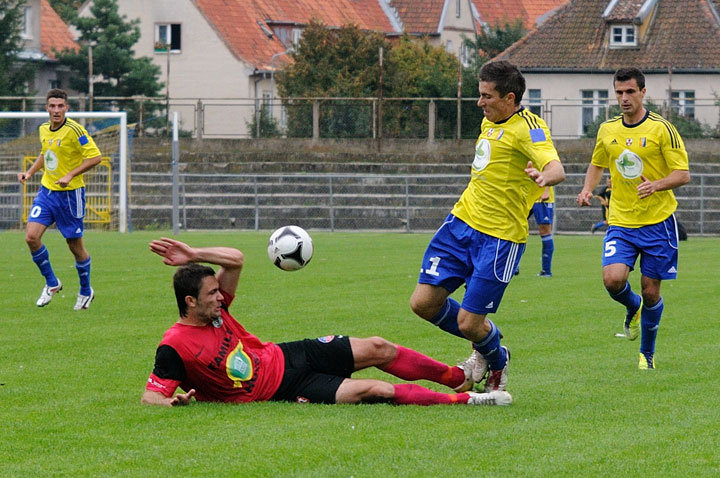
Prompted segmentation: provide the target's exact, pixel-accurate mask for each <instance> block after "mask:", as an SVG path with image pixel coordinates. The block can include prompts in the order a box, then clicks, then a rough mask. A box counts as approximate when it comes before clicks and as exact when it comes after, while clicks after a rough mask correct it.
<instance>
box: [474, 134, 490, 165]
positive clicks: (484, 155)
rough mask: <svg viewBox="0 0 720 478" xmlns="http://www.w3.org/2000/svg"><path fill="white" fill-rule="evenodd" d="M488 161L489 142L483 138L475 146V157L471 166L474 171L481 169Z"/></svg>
mask: <svg viewBox="0 0 720 478" xmlns="http://www.w3.org/2000/svg"><path fill="white" fill-rule="evenodd" d="M489 163H490V142H489V141H488V140H487V139H485V138H483V139H481V140H480V141H478V144H477V145H476V146H475V159H474V160H473V163H472V168H473V169H474V170H475V171H482V170H483V169H485V168H486V167H487V165H488V164H489Z"/></svg>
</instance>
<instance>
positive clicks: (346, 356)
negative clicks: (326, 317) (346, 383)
mask: <svg viewBox="0 0 720 478" xmlns="http://www.w3.org/2000/svg"><path fill="white" fill-rule="evenodd" d="M278 346H279V347H280V349H281V350H282V352H283V355H284V356H285V373H284V374H283V378H282V381H281V382H280V387H279V388H278V390H277V392H275V394H274V395H273V396H272V398H271V399H270V400H275V401H286V402H298V403H335V394H336V393H337V390H338V388H340V384H341V383H342V382H343V380H345V379H346V378H350V375H352V373H353V372H354V371H355V360H354V359H353V354H352V348H351V347H350V337H345V336H343V335H327V336H325V337H320V338H317V339H305V340H298V341H296V342H285V343H281V344H278Z"/></svg>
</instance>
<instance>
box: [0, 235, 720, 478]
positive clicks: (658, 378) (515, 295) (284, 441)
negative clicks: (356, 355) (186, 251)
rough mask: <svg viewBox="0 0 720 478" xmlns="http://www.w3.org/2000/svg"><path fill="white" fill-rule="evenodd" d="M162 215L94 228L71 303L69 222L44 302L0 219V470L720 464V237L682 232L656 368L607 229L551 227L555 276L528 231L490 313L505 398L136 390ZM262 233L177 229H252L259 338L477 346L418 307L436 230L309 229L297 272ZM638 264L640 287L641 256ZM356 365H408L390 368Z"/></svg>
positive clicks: (667, 469) (148, 346)
mask: <svg viewBox="0 0 720 478" xmlns="http://www.w3.org/2000/svg"><path fill="white" fill-rule="evenodd" d="M167 234H169V232H168V231H157V232H153V233H143V232H134V233H132V234H117V233H107V232H106V233H102V232H96V231H87V232H86V236H85V243H86V245H87V247H88V250H89V251H90V253H91V254H92V256H93V271H92V281H93V287H94V288H95V291H96V294H97V296H96V299H95V301H94V302H93V304H92V306H91V307H90V309H89V310H87V311H81V312H74V311H73V310H72V306H73V304H74V303H75V294H76V293H77V287H78V286H77V273H76V271H75V266H74V259H73V257H72V254H70V253H68V251H67V245H66V243H65V240H64V239H63V238H62V236H61V235H60V234H58V233H57V232H56V231H53V230H48V232H47V233H46V234H45V236H44V238H43V240H44V242H45V244H46V245H47V247H48V249H49V251H50V254H51V258H52V261H53V266H54V268H55V271H56V273H57V274H58V276H59V277H60V278H61V280H62V281H63V284H64V286H65V288H64V289H63V291H62V292H61V293H60V294H58V296H56V297H55V298H54V299H53V301H52V303H51V304H49V305H48V306H47V307H43V308H38V307H35V305H34V302H35V299H36V297H37V295H36V294H39V292H40V289H41V288H42V277H41V276H40V275H39V273H38V271H37V268H36V266H35V265H34V264H33V263H32V261H31V259H30V257H29V254H28V252H27V246H26V244H25V241H24V233H23V232H21V231H11V232H8V231H5V232H2V233H0V235H1V237H2V239H3V240H4V241H3V244H4V245H5V253H4V254H2V255H0V270H2V271H4V273H3V274H2V276H0V289H1V290H2V291H3V312H2V314H0V330H2V333H0V350H2V360H0V403H1V404H2V406H0V423H2V424H3V430H2V433H3V437H2V439H3V444H4V445H6V446H3V447H2V448H1V449H0V468H2V470H3V474H4V475H5V476H13V477H14V476H23V477H24V476H123V477H145V476H148V474H149V473H148V471H149V470H157V469H158V463H159V462H162V463H167V464H171V465H168V466H169V468H163V469H167V470H168V472H167V474H173V475H186V476H253V477H255V476H257V477H271V476H287V477H320V476H332V477H335V476H337V477H341V476H344V477H347V476H356V477H375V476H378V477H379V476H390V477H396V476H398V477H399V476H409V475H412V476H418V477H445V476H511V477H515V476H538V477H544V476H548V477H549V476H558V477H560V476H582V477H585V476H597V477H603V476H611V475H616V474H621V475H623V476H628V477H635V476H658V477H665V476H677V475H680V474H681V475H682V476H693V477H706V476H708V477H709V476H717V474H718V471H719V470H718V460H717V450H718V449H720V436H719V435H718V432H717V424H718V423H719V422H720V407H718V406H717V376H718V374H717V354H718V345H717V344H718V343H720V318H719V317H718V314H717V311H716V308H717V305H716V303H717V301H716V300H715V299H714V298H715V297H716V296H717V282H715V281H714V280H709V278H708V272H707V271H709V270H718V268H720V247H718V238H711V237H706V238H704V237H691V238H690V240H689V241H687V242H684V243H682V244H681V245H680V249H681V250H680V256H681V261H682V265H683V270H682V277H678V280H676V281H668V282H667V284H663V297H664V300H665V312H664V314H663V320H662V321H661V323H660V330H659V333H658V348H657V355H656V359H657V365H658V369H657V370H656V371H651V372H640V371H638V369H637V351H638V346H639V341H635V342H628V341H626V340H622V339H617V338H615V337H613V334H614V333H615V332H619V331H620V330H621V321H622V317H623V310H622V307H621V306H619V305H618V304H616V303H615V302H613V301H612V300H611V299H610V298H609V297H608V295H607V293H606V292H605V290H604V288H603V287H602V279H601V270H600V268H601V265H600V259H599V253H600V251H602V238H601V237H598V236H592V237H591V236H584V237H583V236H567V235H560V236H557V237H556V238H555V246H556V248H555V256H554V261H555V262H554V264H553V272H554V276H553V278H552V279H545V280H541V279H538V278H537V277H535V275H534V274H533V273H532V272H534V270H533V265H535V264H537V265H539V263H540V254H541V242H540V240H539V237H538V236H531V237H530V239H529V242H528V245H527V250H526V251H525V254H524V256H523V259H522V262H523V263H522V264H521V273H520V275H519V276H517V277H515V278H513V280H512V282H511V284H510V286H509V287H508V289H507V291H506V292H505V296H504V297H503V301H502V305H501V307H500V309H499V310H498V313H497V314H493V317H492V318H493V321H494V322H495V323H496V324H497V325H498V327H500V328H501V330H502V332H503V335H504V337H505V338H504V339H503V343H504V344H506V345H508V346H509V347H510V349H511V350H512V353H513V355H512V364H511V366H510V376H509V385H508V389H509V391H510V392H511V393H512V394H513V398H514V399H515V402H514V403H513V404H512V405H510V406H509V407H502V408H501V407H485V408H482V407H481V408H477V407H465V406H462V405H453V406H436V407H420V406H390V405H383V404H375V405H312V404H305V405H299V404H296V403H277V402H266V403H252V404H243V405H224V404H201V403H193V404H192V405H190V406H188V407H182V408H172V409H164V408H153V407H149V406H142V405H141V404H140V396H141V394H142V392H143V390H144V387H145V382H146V380H147V378H148V375H149V374H150V372H151V371H152V366H153V360H154V357H155V349H156V347H157V345H158V343H159V341H160V339H161V337H162V334H163V332H164V331H165V330H166V329H167V328H168V327H169V326H170V325H171V324H172V323H173V322H174V321H175V320H176V318H177V307H176V305H175V299H174V296H173V293H172V286H171V281H172V274H173V271H174V268H173V267H169V266H165V265H163V264H162V261H161V260H160V258H159V257H157V256H155V255H153V254H152V253H150V252H149V251H148V246H147V244H148V242H149V241H150V240H151V239H154V238H157V237H160V236H162V235H167ZM268 234H269V232H267V231H265V232H240V231H232V232H218V231H215V232H189V233H183V234H181V235H180V237H179V239H181V240H183V241H186V242H188V243H190V244H193V245H197V246H210V245H230V246H237V245H238V244H240V245H241V249H242V250H243V252H244V253H245V268H244V270H243V274H242V277H241V279H240V286H239V288H238V293H237V296H236V298H235V301H234V303H233V304H232V306H231V308H230V311H231V313H232V314H233V315H234V316H235V317H237V318H238V320H239V321H240V322H241V323H242V324H243V325H244V326H245V327H247V329H248V330H249V331H250V332H251V333H254V334H256V335H257V336H258V337H259V338H260V339H261V340H269V341H273V342H281V341H286V340H294V339H301V338H304V337H319V336H324V335H327V334H333V333H335V334H347V335H351V336H356V337H366V336H372V335H380V336H383V337H385V338H387V339H388V340H391V341H393V342H396V343H400V344H402V345H404V346H407V347H410V348H413V349H416V350H418V351H420V352H423V353H425V354H427V355H429V356H431V357H433V358H436V359H438V360H441V361H443V362H445V363H449V364H454V363H456V361H458V360H463V359H465V358H466V357H467V355H468V354H469V352H470V347H469V345H468V344H467V342H466V341H464V340H461V339H458V338H456V337H454V336H451V335H450V334H447V333H444V332H442V331H441V330H439V329H437V328H436V327H433V326H432V325H430V324H428V323H427V322H425V321H423V320H421V319H419V318H417V317H414V315H413V314H412V312H411V311H410V309H409V306H408V298H409V297H410V295H411V294H412V291H413V290H414V288H415V285H416V280H417V264H418V262H419V261H420V258H421V257H422V254H423V251H424V250H425V246H426V245H427V242H428V241H429V239H430V235H429V234H388V233H385V234H371V233H328V232H312V231H311V234H312V236H313V240H314V243H315V245H316V249H315V251H316V252H315V257H314V258H313V261H312V262H311V263H310V265H308V267H306V268H305V269H303V270H301V271H297V272H291V273H289V272H282V271H280V270H278V269H277V268H275V267H274V266H273V265H272V264H271V263H270V261H269V260H268V258H267V252H266V251H267V237H268ZM348 251H351V252H350V253H349V252H348ZM525 272H528V273H527V274H525ZM630 281H631V283H632V285H633V287H635V288H636V290H639V288H640V273H639V271H634V272H633V273H631V275H630ZM463 291H464V289H463V288H461V289H460V290H459V291H458V292H457V293H456V294H454V295H453V297H454V298H456V299H461V297H462V293H463ZM354 376H355V377H360V378H376V379H383V380H387V381H389V382H392V383H400V382H402V381H401V380H400V379H398V378H396V377H393V376H391V375H389V374H387V373H384V372H382V371H380V370H377V369H368V370H365V371H361V372H359V373H356V374H354ZM418 383H419V384H420V385H422V386H425V387H429V388H431V389H433V390H436V391H442V392H448V391H449V390H448V389H447V388H446V387H443V386H441V385H438V384H435V383H432V382H428V381H420V382H418ZM668 424H671V425H668ZM180 437H181V438H180ZM649 437H651V438H650V439H649ZM179 441H182V445H179ZM238 454H239V455H238ZM230 455H232V456H241V457H242V458H243V459H237V460H232V459H228V456H230ZM477 457H480V459H475V458H477Z"/></svg>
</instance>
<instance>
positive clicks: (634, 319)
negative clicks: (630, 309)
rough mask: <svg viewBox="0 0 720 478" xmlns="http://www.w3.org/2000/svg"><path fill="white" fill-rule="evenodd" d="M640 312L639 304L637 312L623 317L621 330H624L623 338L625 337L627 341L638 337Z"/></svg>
mask: <svg viewBox="0 0 720 478" xmlns="http://www.w3.org/2000/svg"><path fill="white" fill-rule="evenodd" d="M641 310H642V302H640V305H639V306H638V308H637V310H636V311H635V312H634V313H632V314H628V315H627V317H625V322H624V323H623V328H624V329H625V337H627V339H628V340H635V339H637V338H638V336H639V335H640V311H641Z"/></svg>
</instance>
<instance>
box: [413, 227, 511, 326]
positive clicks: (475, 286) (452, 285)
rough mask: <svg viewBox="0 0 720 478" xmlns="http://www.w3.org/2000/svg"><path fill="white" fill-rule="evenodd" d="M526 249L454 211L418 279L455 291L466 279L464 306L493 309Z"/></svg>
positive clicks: (428, 252) (483, 310)
mask: <svg viewBox="0 0 720 478" xmlns="http://www.w3.org/2000/svg"><path fill="white" fill-rule="evenodd" d="M523 252H525V244H520V243H515V242H510V241H505V240H502V239H498V238H496V237H492V236H488V235H487V234H483V233H482V232H480V231H477V230H475V229H473V228H472V227H470V226H468V225H467V224H465V223H464V222H463V221H461V220H460V219H458V218H456V217H455V216H453V215H452V214H450V215H449V216H448V217H447V219H445V222H444V223H443V225H442V226H440V229H438V230H437V232H436V233H435V235H434V236H433V238H432V239H431V240H430V244H428V247H427V250H426V251H425V257H423V263H422V267H421V269H420V277H419V278H418V282H419V283H420V284H430V285H436V286H440V287H444V288H445V289H447V290H449V291H450V292H451V293H452V292H454V291H455V290H457V288H458V287H460V286H461V285H462V284H463V283H464V284H465V285H466V288H467V290H466V291H465V295H464V297H463V302H462V308H463V309H465V310H467V311H468V312H472V313H473V314H488V313H493V312H495V311H497V309H498V306H499V305H500V301H501V300H502V296H503V294H504V293H505V288H507V285H508V283H509V282H510V279H512V277H513V271H514V270H515V267H516V266H517V264H518V263H519V262H520V258H521V257H522V255H523Z"/></svg>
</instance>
